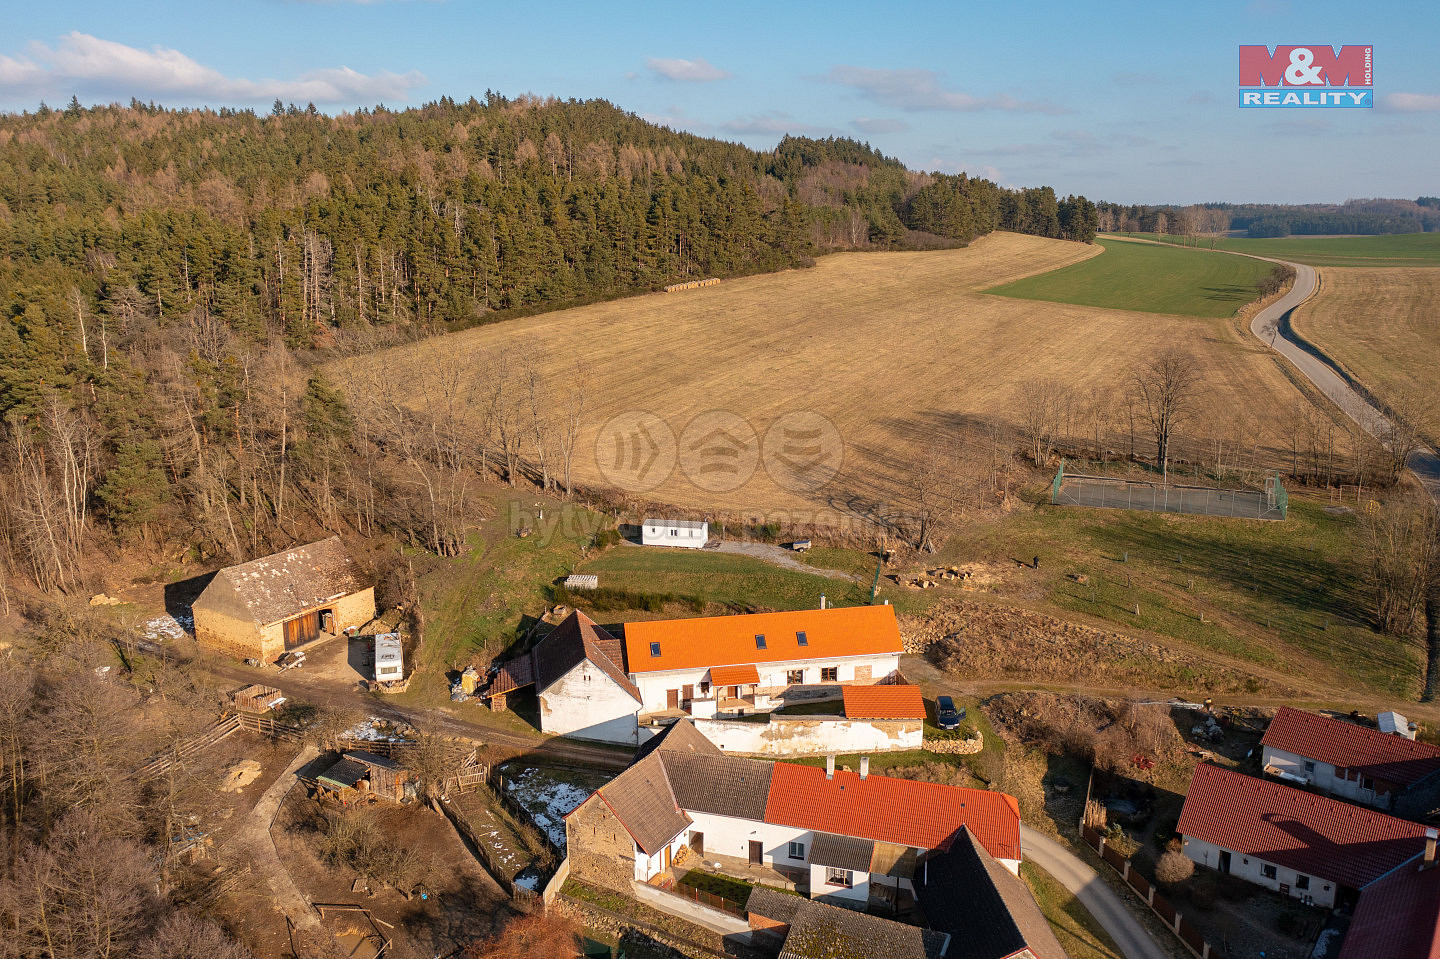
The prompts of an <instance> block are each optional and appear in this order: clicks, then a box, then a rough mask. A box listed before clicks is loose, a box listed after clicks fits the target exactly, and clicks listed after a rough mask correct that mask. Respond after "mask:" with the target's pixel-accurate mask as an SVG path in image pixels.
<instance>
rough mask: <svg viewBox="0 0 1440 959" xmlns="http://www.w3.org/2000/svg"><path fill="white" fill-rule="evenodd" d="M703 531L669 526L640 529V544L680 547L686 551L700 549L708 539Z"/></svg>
mask: <svg viewBox="0 0 1440 959" xmlns="http://www.w3.org/2000/svg"><path fill="white" fill-rule="evenodd" d="M708 529H709V528H708V527H706V528H705V529H679V528H674V529H672V528H671V527H669V526H660V527H655V528H652V527H649V526H642V527H640V543H641V545H643V546H680V547H683V548H686V549H701V548H702V547H704V545H705V541H706V540H707V539H708V538H709V536H708Z"/></svg>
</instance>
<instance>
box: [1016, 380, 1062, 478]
mask: <svg viewBox="0 0 1440 959" xmlns="http://www.w3.org/2000/svg"><path fill="white" fill-rule="evenodd" d="M1063 394H1064V390H1063V388H1062V387H1061V386H1060V384H1059V383H1057V382H1056V381H1055V380H1051V379H1041V378H1032V379H1030V380H1027V381H1026V382H1025V384H1024V385H1023V386H1022V387H1020V389H1019V391H1018V392H1017V393H1016V396H1015V407H1016V411H1017V412H1018V413H1019V416H1020V431H1021V433H1022V434H1023V435H1024V437H1025V443H1026V445H1027V446H1028V447H1029V450H1030V459H1031V460H1032V461H1033V462H1034V463H1035V465H1036V466H1044V465H1045V464H1046V463H1047V462H1049V460H1050V453H1051V451H1053V450H1054V448H1055V436H1056V434H1057V433H1058V432H1059V431H1060V422H1061V418H1062V416H1063V411H1064V395H1063Z"/></svg>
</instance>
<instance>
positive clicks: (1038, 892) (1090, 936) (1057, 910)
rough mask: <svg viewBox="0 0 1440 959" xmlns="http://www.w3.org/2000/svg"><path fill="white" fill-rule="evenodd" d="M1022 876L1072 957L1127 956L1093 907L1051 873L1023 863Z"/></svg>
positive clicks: (1115, 958) (1121, 958)
mask: <svg viewBox="0 0 1440 959" xmlns="http://www.w3.org/2000/svg"><path fill="white" fill-rule="evenodd" d="M1020 878H1021V879H1023V880H1025V884H1026V885H1027V886H1029V887H1030V892H1031V893H1032V894H1033V895H1034V896H1035V901H1036V902H1038V903H1039V904H1040V911H1041V912H1043V913H1045V918H1046V919H1048V920H1050V928H1051V929H1053V930H1055V937H1056V938H1057V939H1059V940H1060V945H1061V946H1063V947H1064V949H1065V954H1066V955H1067V956H1069V957H1070V959H1124V953H1122V952H1121V951H1120V947H1119V946H1117V945H1116V944H1115V940H1114V939H1112V938H1110V934H1109V933H1108V932H1106V931H1105V930H1104V928H1102V927H1101V925H1100V923H1098V922H1096V921H1095V917H1094V916H1092V915H1091V914H1090V910H1088V909H1086V908H1085V907H1084V906H1083V905H1081V903H1080V900H1078V899H1076V898H1075V896H1074V894H1073V893H1071V892H1070V890H1068V889H1066V888H1065V887H1064V886H1062V885H1060V883H1059V882H1057V881H1056V880H1055V879H1053V878H1051V876H1050V874H1049V873H1047V872H1046V871H1045V870H1043V869H1041V868H1040V867H1039V866H1036V865H1035V864H1034V863H1031V862H1022V863H1021V864H1020Z"/></svg>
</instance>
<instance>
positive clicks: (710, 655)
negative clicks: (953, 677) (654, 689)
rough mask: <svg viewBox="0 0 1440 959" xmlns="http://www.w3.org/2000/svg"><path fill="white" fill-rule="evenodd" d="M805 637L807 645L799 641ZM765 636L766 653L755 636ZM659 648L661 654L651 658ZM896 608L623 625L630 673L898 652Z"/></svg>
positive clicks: (878, 607)
mask: <svg viewBox="0 0 1440 959" xmlns="http://www.w3.org/2000/svg"><path fill="white" fill-rule="evenodd" d="M802 632H803V633H804V634H805V639H806V645H804V646H802V645H800V642H799V635H798V634H800V633H802ZM757 635H762V636H764V637H765V648H764V649H761V648H759V647H758V645H757V643H756V640H755V637H756V636H757ZM655 643H658V644H659V647H660V655H658V656H652V655H651V644H655ZM901 650H902V645H901V642H900V626H899V624H898V623H896V621H895V608H894V607H893V606H847V607H843V608H838V609H835V608H832V609H802V610H798V611H795V612H789V613H752V614H749V615H743V616H710V617H705V618H700V619H667V620H659V621H656V622H649V623H626V624H625V658H626V661H627V665H628V666H629V668H630V672H631V673H632V674H636V673H648V672H656V671H659V670H665V669H703V668H705V667H707V666H740V665H745V664H747V663H784V662H794V661H797V660H815V659H832V658H835V657H840V656H864V655H867V654H886V653H899V652H901Z"/></svg>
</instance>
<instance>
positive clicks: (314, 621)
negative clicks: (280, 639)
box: [285, 612, 320, 649]
mask: <svg viewBox="0 0 1440 959" xmlns="http://www.w3.org/2000/svg"><path fill="white" fill-rule="evenodd" d="M319 636H320V614H319V613H318V612H314V613H306V614H305V615H303V616H296V617H295V618H294V619H287V620H285V648H286V649H294V648H295V647H296V646H300V645H303V644H304V643H308V642H310V641H311V640H312V639H316V638H318V637H319Z"/></svg>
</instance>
